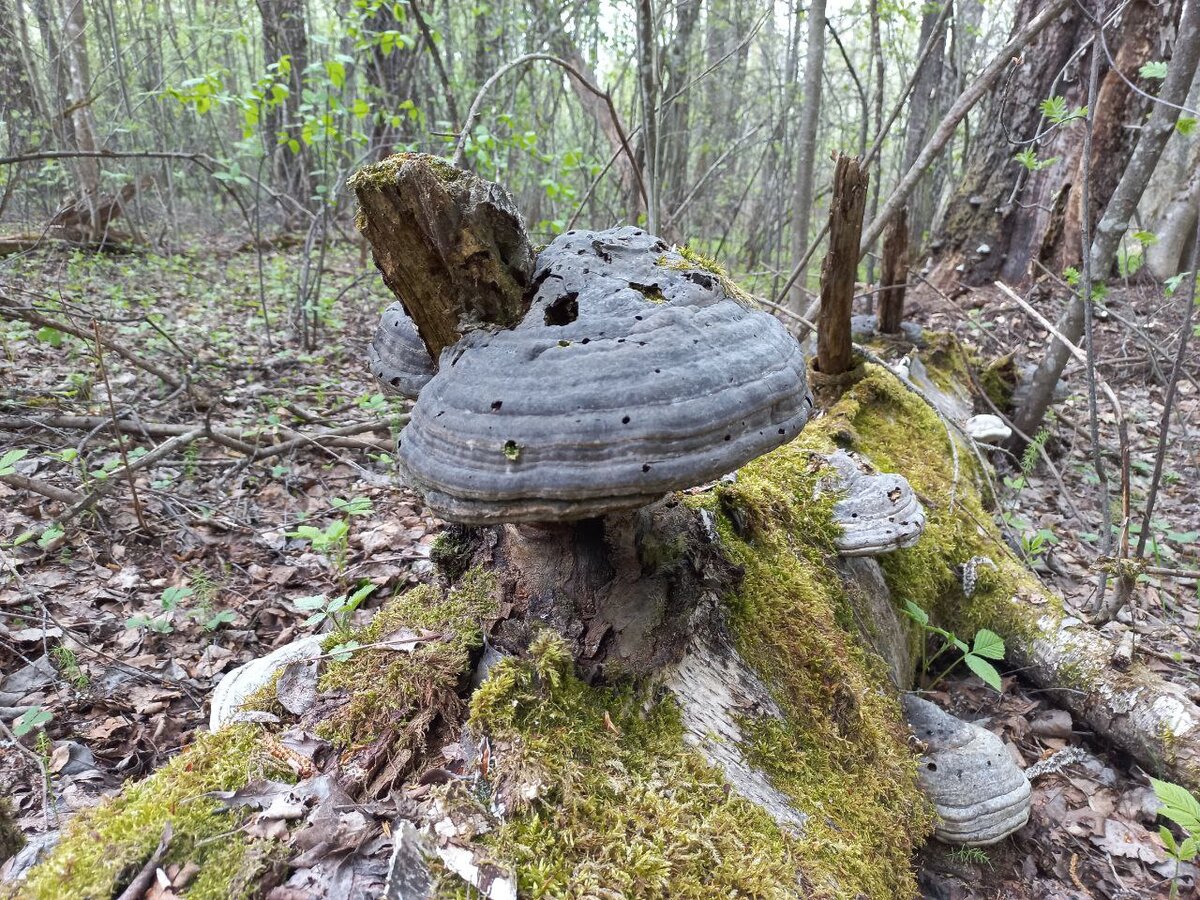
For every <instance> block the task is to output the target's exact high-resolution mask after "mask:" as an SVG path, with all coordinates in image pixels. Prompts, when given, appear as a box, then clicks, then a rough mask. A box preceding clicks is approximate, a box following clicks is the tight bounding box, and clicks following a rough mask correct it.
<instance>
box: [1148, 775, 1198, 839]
mask: <svg viewBox="0 0 1200 900" xmlns="http://www.w3.org/2000/svg"><path fill="white" fill-rule="evenodd" d="M1150 785H1151V787H1153V788H1154V793H1155V795H1156V796H1157V797H1158V799H1159V800H1161V801H1162V804H1163V805H1162V807H1161V808H1160V809H1159V811H1158V814H1159V815H1160V816H1162V817H1163V818H1164V819H1170V820H1171V821H1172V822H1175V823H1177V824H1178V825H1181V826H1183V828H1185V829H1186V830H1188V831H1192V832H1198V831H1200V801H1197V800H1196V798H1195V797H1193V796H1192V795H1191V793H1190V792H1189V791H1188V790H1187V788H1184V787H1180V786H1179V785H1177V784H1172V783H1171V782H1169V781H1159V780H1158V779H1157V778H1151V779H1150Z"/></svg>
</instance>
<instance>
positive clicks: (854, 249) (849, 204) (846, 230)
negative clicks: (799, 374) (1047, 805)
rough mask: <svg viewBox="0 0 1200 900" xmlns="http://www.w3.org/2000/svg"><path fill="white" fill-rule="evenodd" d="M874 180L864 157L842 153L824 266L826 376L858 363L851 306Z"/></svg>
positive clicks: (820, 324)
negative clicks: (854, 355) (869, 185)
mask: <svg viewBox="0 0 1200 900" xmlns="http://www.w3.org/2000/svg"><path fill="white" fill-rule="evenodd" d="M868 181H869V178H868V176H867V173H866V172H865V171H864V170H863V166H862V160H860V159H859V158H858V157H856V156H844V155H841V154H839V155H838V157H837V165H836V167H835V168H834V174H833V200H832V201H831V202H830V204H829V251H828V252H827V253H826V254H825V261H824V262H823V263H822V264H821V315H820V318H819V319H818V321H817V368H818V369H819V371H820V372H821V373H822V374H824V375H841V374H842V373H843V372H847V371H849V370H850V369H851V368H852V366H853V362H852V353H851V350H852V347H851V340H850V310H851V305H852V303H853V300H854V281H855V276H856V275H857V273H858V259H859V255H860V254H859V242H860V240H861V238H862V224H863V213H864V212H865V211H866V207H867V183H868Z"/></svg>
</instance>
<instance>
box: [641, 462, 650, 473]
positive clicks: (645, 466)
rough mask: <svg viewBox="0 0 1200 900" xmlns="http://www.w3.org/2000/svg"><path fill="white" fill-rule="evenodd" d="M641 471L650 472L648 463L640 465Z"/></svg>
mask: <svg viewBox="0 0 1200 900" xmlns="http://www.w3.org/2000/svg"><path fill="white" fill-rule="evenodd" d="M642 471H643V472H649V471H650V463H642Z"/></svg>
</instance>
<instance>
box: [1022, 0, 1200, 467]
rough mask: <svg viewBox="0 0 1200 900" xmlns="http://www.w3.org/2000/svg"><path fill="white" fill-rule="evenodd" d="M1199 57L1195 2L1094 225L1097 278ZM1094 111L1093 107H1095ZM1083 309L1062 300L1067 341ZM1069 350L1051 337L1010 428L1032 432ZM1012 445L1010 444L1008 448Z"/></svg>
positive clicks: (1077, 301) (1077, 332)
mask: <svg viewBox="0 0 1200 900" xmlns="http://www.w3.org/2000/svg"><path fill="white" fill-rule="evenodd" d="M1198 62H1200V4H1198V3H1188V4H1187V6H1186V7H1185V9H1184V17H1183V21H1182V22H1181V23H1180V28H1179V40H1178V42H1177V44H1176V46H1175V49H1174V53H1173V54H1172V56H1171V60H1170V64H1169V66H1168V69H1167V77H1166V79H1165V80H1164V81H1163V84H1162V89H1161V90H1160V91H1159V94H1158V99H1159V100H1161V101H1164V102H1160V103H1155V104H1154V106H1153V108H1152V109H1151V111H1150V118H1149V119H1148V120H1147V121H1146V124H1145V125H1143V126H1142V129H1141V136H1140V137H1139V138H1138V142H1137V147H1136V148H1135V149H1134V151H1133V154H1132V155H1131V156H1130V158H1129V161H1128V163H1127V164H1126V165H1125V168H1124V171H1123V172H1122V174H1121V178H1120V181H1119V182H1117V185H1116V187H1115V189H1114V190H1113V192H1112V196H1111V198H1109V200H1108V203H1107V205H1106V206H1105V207H1104V215H1103V216H1101V217H1100V222H1099V224H1098V225H1097V226H1096V229H1095V232H1094V234H1095V237H1094V238H1093V239H1092V246H1091V252H1090V254H1089V256H1090V259H1089V265H1090V267H1091V274H1092V277H1093V278H1094V279H1096V280H1097V281H1102V280H1104V279H1105V278H1107V277H1108V274H1109V272H1110V271H1111V269H1112V267H1113V265H1114V263H1115V262H1116V257H1117V250H1118V248H1119V246H1120V242H1121V238H1122V237H1124V235H1125V232H1126V230H1127V229H1128V227H1129V221H1130V219H1132V217H1133V214H1134V212H1135V211H1136V209H1137V205H1138V202H1139V201H1140V200H1141V197H1142V193H1143V192H1144V191H1145V190H1146V185H1147V184H1148V183H1149V181H1150V176H1151V174H1152V173H1153V172H1154V168H1155V166H1156V165H1157V164H1158V159H1159V157H1160V156H1161V155H1162V151H1163V148H1164V147H1165V146H1166V143H1167V138H1169V137H1170V136H1171V132H1172V131H1173V130H1174V128H1175V122H1176V120H1177V119H1178V118H1179V107H1180V105H1182V104H1183V102H1184V101H1185V100H1186V99H1187V95H1188V89H1189V88H1190V87H1191V84H1192V78H1193V76H1194V75H1195V73H1196V68H1197V63H1198ZM1097 114H1099V109H1097ZM1086 313H1087V308H1086V307H1085V306H1084V298H1083V297H1082V295H1079V294H1073V295H1072V296H1071V297H1070V299H1069V300H1068V301H1067V309H1066V311H1065V312H1064V313H1063V315H1062V318H1061V319H1060V320H1059V321H1058V323H1057V325H1058V330H1059V331H1060V332H1061V333H1062V335H1063V336H1064V337H1065V338H1066V339H1067V340H1069V341H1071V342H1072V343H1077V342H1078V341H1079V338H1080V337H1081V336H1082V335H1083V330H1084V325H1085V321H1086V318H1085V317H1086ZM1069 358H1070V354H1069V351H1068V350H1067V348H1066V347H1065V346H1064V345H1063V343H1062V342H1061V341H1058V340H1052V341H1050V344H1049V346H1048V347H1047V348H1046V355H1045V356H1044V357H1043V358H1042V360H1041V362H1040V363H1039V364H1038V367H1037V371H1036V372H1035V373H1034V376H1033V379H1032V380H1031V383H1030V389H1029V394H1028V396H1027V397H1026V400H1025V403H1024V404H1023V405H1022V407H1021V409H1019V410H1017V415H1016V417H1015V419H1014V422H1013V424H1014V425H1015V426H1016V427H1015V428H1014V431H1019V432H1021V433H1024V434H1034V433H1036V431H1037V429H1038V428H1039V427H1040V426H1041V423H1042V419H1043V418H1045V415H1046V410H1047V409H1049V408H1050V403H1051V402H1052V401H1053V399H1054V387H1055V385H1057V384H1058V379H1059V378H1060V377H1061V376H1062V372H1063V369H1065V368H1066V365H1067V360H1068V359H1069ZM1015 446H1017V444H1016V443H1014V447H1015Z"/></svg>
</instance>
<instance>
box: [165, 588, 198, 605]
mask: <svg viewBox="0 0 1200 900" xmlns="http://www.w3.org/2000/svg"><path fill="white" fill-rule="evenodd" d="M194 593H196V592H195V591H193V590H192V589H191V588H190V587H169V588H167V589H166V590H165V591H163V592H162V606H163V609H174V608H175V607H177V606H178V605H179V604H180V603H182V602H183V601H184V600H186V599H187V598H188V597H190V596H192V594H194Z"/></svg>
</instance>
